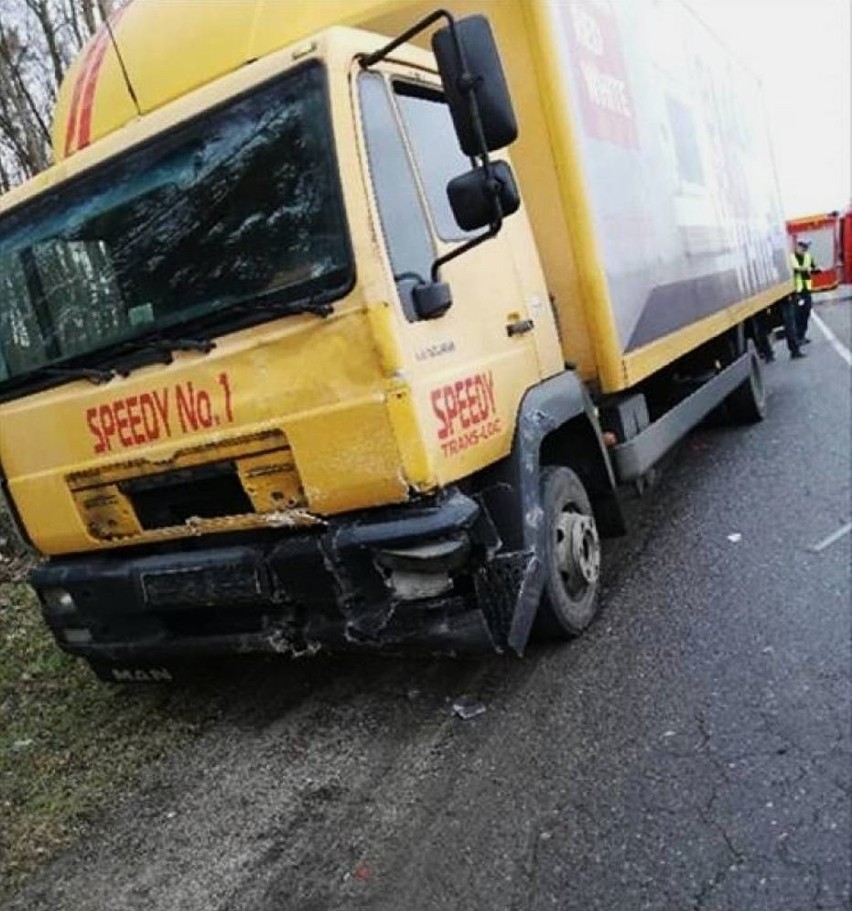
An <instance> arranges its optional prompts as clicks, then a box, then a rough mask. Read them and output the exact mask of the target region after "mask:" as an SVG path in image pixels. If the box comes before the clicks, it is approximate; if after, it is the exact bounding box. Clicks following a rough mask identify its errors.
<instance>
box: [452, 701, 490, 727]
mask: <svg viewBox="0 0 852 911" xmlns="http://www.w3.org/2000/svg"><path fill="white" fill-rule="evenodd" d="M453 714H454V715H455V716H456V717H457V718H461V720H462V721H470V719H471V718H476V717H477V716H478V715H484V714H485V706H484V705H483V704H482V703H481V702H477V701H476V700H475V699H471V698H470V697H469V696H461V697H459V698H458V699H456V701H455V702H454V703H453Z"/></svg>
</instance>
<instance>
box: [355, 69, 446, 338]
mask: <svg viewBox="0 0 852 911" xmlns="http://www.w3.org/2000/svg"><path fill="white" fill-rule="evenodd" d="M358 90H359V95H360V100H361V112H362V116H363V120H364V135H365V137H366V141H367V156H368V158H369V162H370V172H371V175H372V180H373V186H374V187H375V191H376V200H377V203H378V209H379V218H380V219H381V223H382V230H383V232H384V236H385V242H386V243H387V248H388V256H389V258H390V262H391V268H392V269H393V273H394V278H395V280H396V285H397V290H398V292H399V297H400V301H401V302H402V308H403V312H404V313H405V317H406V319H407V320H409V321H410V322H413V321H414V320H416V319H417V315H416V313H415V310H414V302H413V300H412V297H411V292H412V289H413V288H414V286H415V285H416V284H418V283H419V281H420V280H422V281H428V280H429V272H430V269H431V267H432V261H433V260H434V258H435V252H434V248H433V245H432V238H431V236H430V233H429V226H428V223H427V221H426V216H425V214H424V212H423V205H422V203H421V200H420V196H419V193H418V191H417V184H416V183H415V180H414V173H413V171H412V168H411V162H410V161H409V158H408V153H407V152H406V149H405V145H404V143H403V140H402V135H401V134H400V129H399V124H398V122H397V119H396V116H395V114H394V110H393V107H392V104H391V98H390V95H389V93H388V89H387V85H386V83H385V80H384V78H383V77H382V76H379V75H377V74H375V73H364V74H363V75H362V76H361V78H360V80H359V83H358Z"/></svg>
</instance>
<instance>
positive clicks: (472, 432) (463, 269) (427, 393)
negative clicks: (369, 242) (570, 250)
mask: <svg viewBox="0 0 852 911" xmlns="http://www.w3.org/2000/svg"><path fill="white" fill-rule="evenodd" d="M417 76H418V78H414V76H413V74H411V73H407V74H403V73H401V72H400V73H397V72H393V71H391V72H387V71H385V72H361V73H357V75H356V77H355V83H356V86H357V89H356V94H357V104H358V105H359V107H360V113H361V122H362V127H363V141H364V146H365V151H366V156H365V159H366V167H367V171H368V174H367V180H368V184H369V187H370V189H371V195H372V196H373V198H374V202H375V207H374V218H375V220H376V221H377V224H376V225H375V226H374V229H375V234H376V236H378V237H380V238H383V240H384V254H385V260H386V268H387V270H388V272H389V275H388V285H391V286H392V287H393V288H394V289H395V294H394V296H395V303H394V305H395V307H396V309H397V316H398V320H399V323H400V333H399V334H400V336H401V343H400V344H401V347H402V349H403V356H404V359H405V361H406V374H407V379H408V380H409V382H410V384H411V387H412V392H413V394H414V395H415V397H416V398H417V399H419V400H420V401H421V403H422V411H423V413H425V414H426V415H427V417H426V418H425V423H428V424H431V427H424V432H425V433H426V434H427V435H428V434H430V433H431V434H432V435H433V439H432V443H433V444H435V446H434V448H435V451H436V453H437V463H438V470H439V475H440V479H441V480H447V479H449V478H451V477H460V476H462V475H464V474H467V473H469V472H470V471H473V470H475V469H476V468H477V467H479V466H480V465H485V464H488V463H490V462H491V461H493V460H494V459H496V458H499V457H500V456H501V455H504V454H505V453H506V452H508V449H509V447H510V445H511V435H512V431H513V429H514V420H513V416H514V414H515V413H516V410H517V404H518V401H519V400H520V398H521V396H522V395H523V393H524V392H525V391H526V390H527V389H528V388H529V387H530V386H532V385H534V384H535V383H536V382H538V381H539V379H540V378H541V377H542V376H543V375H549V374H552V373H554V372H556V371H557V370H558V369H560V367H561V362H560V359H559V355H558V348H557V345H556V333H555V328H554V326H553V322H552V319H553V318H552V314H551V310H550V306H549V302H548V298H547V292H546V288H545V284H544V278H543V275H542V273H541V267H540V264H539V261H538V256H537V253H536V250H535V247H534V245H533V242H532V234H531V232H530V230H529V226H528V223H527V220H526V215H525V214H524V213H523V211H522V212H521V213H518V215H517V216H512V218H511V219H508V220H507V221H506V222H505V223H504V228H503V231H502V232H501V233H500V235H499V236H498V237H497V238H495V239H494V240H491V241H488V242H486V243H484V244H482V245H481V246H479V247H477V248H476V249H474V250H472V251H470V252H469V253H466V254H464V255H462V256H460V257H459V258H457V259H455V260H453V261H452V262H450V263H448V264H447V265H445V266H444V267H442V269H441V274H440V278H441V280H442V281H444V282H447V283H448V284H449V285H450V288H451V290H452V297H453V304H452V307H451V308H450V309H449V310H448V311H447V312H446V313H445V314H444V315H443V316H441V317H439V318H437V319H431V320H422V319H419V318H418V314H417V311H416V307H415V303H414V299H413V296H412V289H413V288H414V287H415V285H416V284H418V283H420V282H423V281H429V278H430V270H431V267H432V263H433V262H434V260H435V259H436V258H437V257H438V256H440V255H442V254H444V253H446V252H448V251H450V250H452V249H453V248H454V247H456V246H458V245H459V244H460V243H462V242H464V241H465V240H468V239H469V238H470V237H471V236H473V235H471V234H466V233H465V232H464V231H462V230H461V229H460V228H459V227H458V226H457V224H456V222H455V219H454V218H453V215H452V212H451V210H450V206H449V203H448V201H447V195H446V185H447V182H448V181H449V180H450V179H451V178H452V177H455V176H457V175H459V174H461V173H463V172H465V171H467V170H469V169H470V167H471V162H470V161H469V160H468V159H467V158H466V157H465V156H464V155H463V154H462V153H461V151H460V149H459V147H458V143H457V140H456V136H455V132H454V129H453V125H452V120H451V117H450V113H449V109H448V108H447V106H446V104H445V103H444V101H443V98H442V96H441V93H440V90H439V88H438V87H437V86H435V85H431V84H428V83H426V82H424V80H423V78H422V74H419V73H418V74H417ZM477 233H478V232H477ZM483 390H485V391H487V393H488V396H487V398H482V395H481V393H482V392H483ZM456 391H458V395H456ZM474 393H476V394H479V398H477V397H476V395H475V394H474ZM468 400H470V402H468ZM485 411H488V412H489V413H488V414H487V415H486V414H485V413H484V412H485ZM486 417H490V418H491V419H492V420H490V421H486Z"/></svg>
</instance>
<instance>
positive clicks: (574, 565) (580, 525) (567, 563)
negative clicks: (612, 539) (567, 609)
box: [555, 505, 601, 598]
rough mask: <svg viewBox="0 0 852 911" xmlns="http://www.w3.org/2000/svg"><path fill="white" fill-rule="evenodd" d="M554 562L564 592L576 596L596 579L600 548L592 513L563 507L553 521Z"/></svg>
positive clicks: (598, 575) (569, 506) (598, 571)
mask: <svg viewBox="0 0 852 911" xmlns="http://www.w3.org/2000/svg"><path fill="white" fill-rule="evenodd" d="M555 533H556V564H557V568H558V570H559V574H560V575H561V576H562V581H563V583H564V585H565V588H566V590H567V591H568V593H569V594H570V595H571V596H572V597H574V598H576V597H577V596H580V595H582V594H583V593H584V592H585V591H587V590H588V589H589V588H590V587H591V586H593V585H595V584H596V583H597V581H598V579H599V578H600V571H601V547H600V538H599V537H598V530H597V526H596V525H595V520H594V518H593V517H592V516H587V515H586V514H585V513H582V512H578V511H577V509H576V507H574V506H573V505H568V506H566V507H565V508H564V509H563V510H562V513H561V514H560V516H559V518H558V520H557V522H556V529H555Z"/></svg>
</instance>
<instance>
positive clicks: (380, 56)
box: [358, 9, 461, 70]
mask: <svg viewBox="0 0 852 911" xmlns="http://www.w3.org/2000/svg"><path fill="white" fill-rule="evenodd" d="M439 19H446V20H447V24H448V25H449V28H450V33H451V34H452V36H453V43H454V44H455V46H456V51H457V52H459V53H460V52H461V45H460V43H459V39H458V36H457V35H456V20H455V19H454V18H453V15H452V13H449V12H447V10H445V9H436V10H435V11H434V12H431V13H429V15H428V16H426V17H425V18H424V19H421V20H420V21H419V22H415V24H414V25H412V26H411V28H409V29H407V30H406V31H404V32H403V33H402V34H401V35H398V36H397V37H396V38H394V39H393V41H391V42H390V43H388V44H386V45H385V46H384V47H380V48H379V49H378V50H377V51H373V53H372V54H361V55H359V57H358V63H359V64H360V65H361V69H362V70H366V69H367V68H368V67H371V66H373V65H374V64H376V63H378V62H379V61H380V60H384V59H385V57H387V56H389V55H390V54H392V53H393V52H394V51H395V50H396V49H397V48H398V47H399V46H400V45H401V44H405V42H406V41H410V40H411V39H412V38H413V37H414V36H415V35H418V34H419V33H420V32H422V31H423V30H424V29H427V28H429V26H430V25H433V24H434V23H435V22H437V21H438V20H439Z"/></svg>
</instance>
